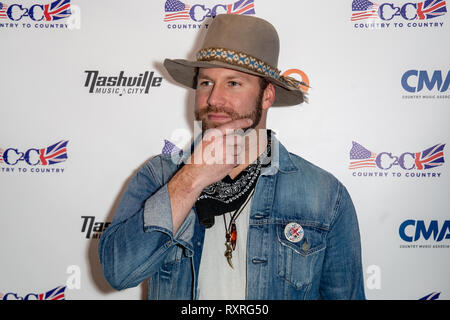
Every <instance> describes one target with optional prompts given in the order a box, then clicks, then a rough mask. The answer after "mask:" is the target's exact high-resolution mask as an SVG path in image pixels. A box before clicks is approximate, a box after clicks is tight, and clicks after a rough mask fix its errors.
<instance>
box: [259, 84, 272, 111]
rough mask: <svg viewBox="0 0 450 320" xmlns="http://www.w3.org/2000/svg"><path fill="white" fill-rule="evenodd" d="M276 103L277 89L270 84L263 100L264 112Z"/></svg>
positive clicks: (265, 90)
mask: <svg viewBox="0 0 450 320" xmlns="http://www.w3.org/2000/svg"><path fill="white" fill-rule="evenodd" d="M274 101H275V87H274V86H273V84H271V83H269V84H268V85H267V87H266V89H264V93H263V98H262V101H261V104H262V108H263V110H267V109H269V108H270V107H271V106H272V104H273V102H274Z"/></svg>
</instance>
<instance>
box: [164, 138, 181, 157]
mask: <svg viewBox="0 0 450 320" xmlns="http://www.w3.org/2000/svg"><path fill="white" fill-rule="evenodd" d="M180 151H181V149H180V148H178V147H177V146H176V145H175V144H173V143H172V142H170V141H169V140H166V139H164V147H163V149H162V152H161V153H162V154H164V155H170V154H173V153H179V152H180Z"/></svg>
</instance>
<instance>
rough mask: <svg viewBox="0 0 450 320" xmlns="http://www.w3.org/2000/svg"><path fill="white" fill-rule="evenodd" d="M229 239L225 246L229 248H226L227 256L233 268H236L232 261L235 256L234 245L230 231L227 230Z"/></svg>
mask: <svg viewBox="0 0 450 320" xmlns="http://www.w3.org/2000/svg"><path fill="white" fill-rule="evenodd" d="M226 238H227V241H226V242H225V247H226V248H227V249H226V250H225V254H224V255H225V257H226V258H227V261H228V264H229V265H230V267H231V269H234V267H233V264H232V263H231V258H232V257H233V247H232V243H231V241H230V240H231V236H230V233H229V232H228V231H227V234H226Z"/></svg>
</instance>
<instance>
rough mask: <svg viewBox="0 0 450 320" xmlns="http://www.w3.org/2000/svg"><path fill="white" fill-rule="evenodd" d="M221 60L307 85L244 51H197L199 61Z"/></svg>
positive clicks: (284, 80)
mask: <svg viewBox="0 0 450 320" xmlns="http://www.w3.org/2000/svg"><path fill="white" fill-rule="evenodd" d="M214 60H215V61H221V62H225V63H229V64H232V65H235V66H238V67H244V68H246V69H248V70H250V71H253V72H256V73H259V74H260V75H261V76H266V77H270V78H273V79H275V80H278V81H281V82H283V83H284V84H286V85H288V86H290V87H294V88H296V89H300V85H302V84H303V85H305V83H303V82H301V81H297V80H296V79H294V78H292V77H286V76H282V75H280V73H281V72H280V70H278V69H277V68H274V67H272V66H271V65H269V64H268V63H266V62H264V61H262V60H260V59H258V58H255V57H253V56H251V55H249V54H246V53H244V52H240V51H236V50H230V49H226V48H206V49H201V50H200V51H199V52H198V53H197V61H214Z"/></svg>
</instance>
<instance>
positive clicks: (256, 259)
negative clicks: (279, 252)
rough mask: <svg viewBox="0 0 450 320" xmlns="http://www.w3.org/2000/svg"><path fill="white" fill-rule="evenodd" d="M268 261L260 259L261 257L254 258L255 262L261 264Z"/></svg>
mask: <svg viewBox="0 0 450 320" xmlns="http://www.w3.org/2000/svg"><path fill="white" fill-rule="evenodd" d="M266 262H267V260H264V259H259V258H254V259H252V263H253V264H261V263H266Z"/></svg>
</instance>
